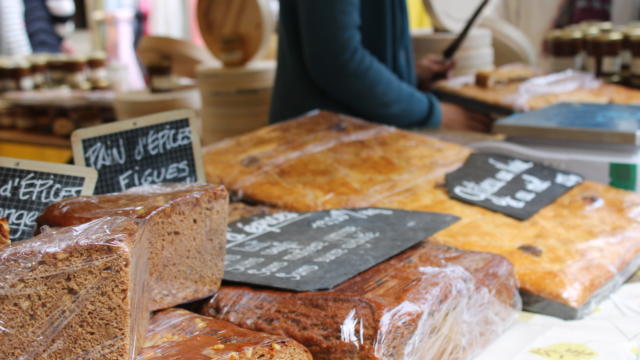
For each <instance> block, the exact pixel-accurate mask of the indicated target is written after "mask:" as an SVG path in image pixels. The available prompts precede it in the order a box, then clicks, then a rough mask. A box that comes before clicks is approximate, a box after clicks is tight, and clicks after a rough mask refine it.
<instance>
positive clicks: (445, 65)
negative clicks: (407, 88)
mask: <svg viewBox="0 0 640 360" xmlns="http://www.w3.org/2000/svg"><path fill="white" fill-rule="evenodd" d="M454 66H455V62H454V61H453V60H445V59H444V58H443V57H442V56H441V55H436V54H429V55H425V56H424V57H423V58H422V59H420V60H419V61H418V63H417V64H416V74H417V76H418V84H419V87H420V89H422V90H425V91H426V90H428V89H429V88H431V85H432V84H433V83H434V82H435V81H436V80H438V79H444V78H447V77H448V75H449V72H450V71H451V69H453V67H454Z"/></svg>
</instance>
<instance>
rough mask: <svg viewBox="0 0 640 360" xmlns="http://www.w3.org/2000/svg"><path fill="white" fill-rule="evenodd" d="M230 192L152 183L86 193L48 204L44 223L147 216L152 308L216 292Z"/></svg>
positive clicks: (42, 218) (40, 221)
mask: <svg viewBox="0 0 640 360" xmlns="http://www.w3.org/2000/svg"><path fill="white" fill-rule="evenodd" d="M227 207H228V194H227V192H226V190H225V189H224V187H223V186H219V185H197V184H195V185H194V184H168V185H151V186H144V187H138V188H133V189H130V190H128V191H126V192H124V193H120V194H109V195H97V196H81V197H76V198H70V199H66V200H63V201H60V202H58V203H55V204H52V205H50V206H49V207H47V208H46V209H45V210H44V211H43V213H42V214H41V216H40V217H39V218H38V220H37V221H38V224H39V225H40V226H42V225H47V226H51V227H57V226H69V225H76V224H82V223H85V222H87V221H91V220H94V219H97V218H101V217H104V216H129V217H136V218H141V219H144V220H146V222H147V225H148V227H149V231H150V233H151V234H152V236H151V237H150V239H151V244H150V249H149V250H150V255H149V276H150V282H149V290H150V292H151V305H150V306H151V310H159V309H166V308H169V307H171V306H176V305H179V304H182V303H186V302H190V301H194V300H198V299H202V298H205V297H207V296H210V295H212V294H213V293H214V292H215V291H216V290H217V289H218V287H219V286H220V282H221V280H222V275H223V271H224V255H225V254H226V247H225V246H226V229H227V226H226V223H227V211H228V210H227Z"/></svg>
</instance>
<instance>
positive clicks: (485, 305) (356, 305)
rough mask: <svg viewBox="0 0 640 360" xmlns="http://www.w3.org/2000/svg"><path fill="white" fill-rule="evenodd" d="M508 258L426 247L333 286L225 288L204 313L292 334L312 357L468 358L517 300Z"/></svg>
mask: <svg viewBox="0 0 640 360" xmlns="http://www.w3.org/2000/svg"><path fill="white" fill-rule="evenodd" d="M519 301H520V298H519V296H518V290H517V283H516V280H515V277H514V274H513V268H512V266H511V264H509V262H508V261H507V260H505V259H504V258H502V257H500V256H497V255H492V254H483V253H473V252H467V251H460V250H455V249H453V248H448V247H445V246H441V245H436V244H429V243H426V242H425V243H422V244H421V245H419V246H417V247H415V248H413V249H411V250H408V251H406V252H404V253H402V254H400V255H398V256H396V257H394V258H392V259H390V260H388V261H386V262H384V263H381V264H379V265H377V266H375V267H373V268H371V269H369V270H368V271H366V272H364V273H362V274H360V275H357V276H356V277H354V278H352V279H350V280H348V281H346V282H344V283H342V284H341V285H339V286H338V287H337V288H335V289H333V290H331V291H323V292H307V293H291V292H287V291H274V290H257V289H251V288H248V287H235V286H223V287H222V288H221V289H220V291H219V292H218V293H216V295H214V297H213V298H212V299H211V301H210V302H209V304H207V305H205V307H204V309H203V313H204V314H205V315H210V316H214V317H216V318H219V319H221V320H226V321H230V322H232V323H234V324H236V325H238V326H240V327H244V328H248V329H252V330H256V331H263V332H267V333H270V334H278V335H284V336H287V337H291V338H293V339H294V340H296V341H298V342H300V343H301V344H303V345H304V346H306V347H307V348H308V349H309V350H310V351H311V353H312V354H313V358H314V359H325V360H328V359H330V360H342V359H405V358H410V359H450V360H456V359H468V358H470V357H471V356H472V355H474V354H476V353H477V352H478V351H480V350H482V349H483V348H484V347H485V346H486V345H487V344H488V343H490V342H491V341H493V340H494V339H496V338H497V337H498V336H499V335H500V334H501V333H502V332H503V331H504V330H505V329H506V328H507V327H508V326H509V325H510V324H511V323H512V321H513V320H514V319H515V316H516V313H517V310H518V309H519V306H520V303H519Z"/></svg>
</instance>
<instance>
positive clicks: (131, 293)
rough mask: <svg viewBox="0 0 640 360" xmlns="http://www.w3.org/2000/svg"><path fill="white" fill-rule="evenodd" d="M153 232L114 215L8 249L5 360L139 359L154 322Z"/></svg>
mask: <svg viewBox="0 0 640 360" xmlns="http://www.w3.org/2000/svg"><path fill="white" fill-rule="evenodd" d="M147 235H148V234H147V233H146V232H145V231H144V229H143V227H141V226H140V223H139V222H138V221H135V220H133V219H130V218H125V217H111V218H102V219H99V220H95V221H92V222H89V223H87V224H84V225H79V226H74V227H67V228H62V229H57V230H51V231H46V232H44V233H43V234H40V235H38V236H36V237H35V238H33V239H31V240H25V241H20V242H17V243H15V244H13V245H11V246H9V247H7V248H6V249H4V250H0V324H1V325H0V359H25V360H27V359H28V360H31V359H34V360H35V359H51V360H66V359H101V360H102V359H106V360H132V359H134V358H135V354H136V353H137V351H138V349H139V347H140V343H141V341H142V339H143V337H144V332H145V330H146V325H147V322H148V321H147V320H148V301H147V300H146V299H147V296H146V293H145V290H146V289H145V281H146V280H145V279H146V274H147V270H148V269H147V248H146V244H147V242H148V240H147V239H146V238H144V237H145V236H147Z"/></svg>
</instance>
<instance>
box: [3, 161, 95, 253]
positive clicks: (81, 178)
mask: <svg viewBox="0 0 640 360" xmlns="http://www.w3.org/2000/svg"><path fill="white" fill-rule="evenodd" d="M97 177H98V174H97V173H96V171H95V170H94V169H89V168H84V167H79V166H71V165H62V164H52V163H46V162H40V161H29V160H21V159H12V158H5V157H0V218H6V219H7V221H8V222H9V227H10V228H11V236H10V238H11V241H20V240H25V239H29V238H31V236H32V234H33V231H34V230H35V227H36V222H35V220H36V218H37V217H38V215H40V212H41V211H42V210H44V208H45V207H47V206H49V205H50V204H52V203H54V202H56V201H60V200H62V199H66V198H69V197H73V196H79V195H91V194H92V193H93V187H94V186H95V184H96V178H97Z"/></svg>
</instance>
